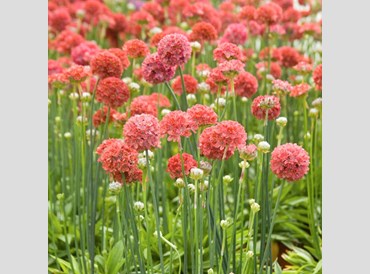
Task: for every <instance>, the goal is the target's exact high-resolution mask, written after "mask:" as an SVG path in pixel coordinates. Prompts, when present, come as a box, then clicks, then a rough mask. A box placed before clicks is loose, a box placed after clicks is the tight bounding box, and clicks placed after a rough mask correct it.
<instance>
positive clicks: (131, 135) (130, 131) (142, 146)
mask: <svg viewBox="0 0 370 274" xmlns="http://www.w3.org/2000/svg"><path fill="white" fill-rule="evenodd" d="M123 136H124V138H125V142H126V144H127V145H128V146H129V147H131V148H133V149H135V150H137V151H142V150H149V149H152V148H155V147H159V146H160V141H159V123H158V119H157V118H156V117H154V116H153V115H150V114H140V115H135V116H132V117H130V119H128V121H127V122H126V124H125V126H124V127H123Z"/></svg>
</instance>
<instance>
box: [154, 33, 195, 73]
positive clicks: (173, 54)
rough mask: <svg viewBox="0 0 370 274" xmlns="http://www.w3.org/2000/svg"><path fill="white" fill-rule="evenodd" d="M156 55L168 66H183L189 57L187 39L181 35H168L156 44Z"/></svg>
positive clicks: (189, 51) (189, 48)
mask: <svg viewBox="0 0 370 274" xmlns="http://www.w3.org/2000/svg"><path fill="white" fill-rule="evenodd" d="M158 55H159V57H160V58H161V60H162V62H163V63H165V64H167V65H169V66H181V65H183V64H185V63H186V62H187V61H188V60H189V58H190V55H191V47H190V43H189V40H188V38H186V36H184V35H182V34H178V33H174V34H168V35H166V36H165V37H163V38H162V39H161V41H159V43H158Z"/></svg>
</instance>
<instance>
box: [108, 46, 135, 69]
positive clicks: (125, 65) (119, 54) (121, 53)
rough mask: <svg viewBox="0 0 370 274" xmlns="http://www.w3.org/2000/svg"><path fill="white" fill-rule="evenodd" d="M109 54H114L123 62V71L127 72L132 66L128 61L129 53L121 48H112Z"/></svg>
mask: <svg viewBox="0 0 370 274" xmlns="http://www.w3.org/2000/svg"><path fill="white" fill-rule="evenodd" d="M108 52H110V53H112V54H114V55H115V56H117V57H118V59H119V60H121V63H122V68H123V70H126V69H127V68H128V67H129V66H130V60H128V57H127V53H126V52H125V51H124V50H122V49H119V48H110V49H108Z"/></svg>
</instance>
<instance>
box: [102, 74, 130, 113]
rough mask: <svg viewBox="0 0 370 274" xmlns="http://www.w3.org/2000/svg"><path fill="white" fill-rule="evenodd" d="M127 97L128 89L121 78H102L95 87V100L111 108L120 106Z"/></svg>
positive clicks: (128, 95) (128, 94)
mask: <svg viewBox="0 0 370 274" xmlns="http://www.w3.org/2000/svg"><path fill="white" fill-rule="evenodd" d="M129 97H130V91H129V89H128V87H127V85H126V84H125V83H124V82H123V81H122V80H121V79H118V78H114V77H108V78H104V79H103V80H101V81H100V82H99V84H98V87H97V89H96V100H97V101H98V102H101V103H103V104H105V105H107V106H108V107H111V108H118V107H120V106H122V105H123V104H124V103H125V102H127V100H128V98H129Z"/></svg>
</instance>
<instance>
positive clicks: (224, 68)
mask: <svg viewBox="0 0 370 274" xmlns="http://www.w3.org/2000/svg"><path fill="white" fill-rule="evenodd" d="M244 66H245V64H244V63H243V62H241V61H239V60H230V61H225V62H222V63H220V64H218V68H219V70H220V71H221V72H222V74H223V75H225V76H226V77H228V78H234V77H235V76H237V75H238V74H240V73H242V72H244Z"/></svg>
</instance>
